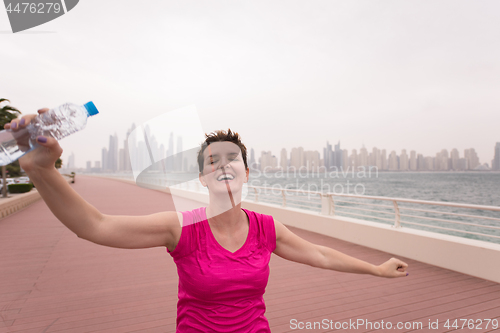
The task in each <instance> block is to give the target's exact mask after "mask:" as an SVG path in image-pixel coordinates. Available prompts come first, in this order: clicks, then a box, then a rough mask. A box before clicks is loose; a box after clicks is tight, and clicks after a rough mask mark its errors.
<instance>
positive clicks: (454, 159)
mask: <svg viewBox="0 0 500 333" xmlns="http://www.w3.org/2000/svg"><path fill="white" fill-rule="evenodd" d="M450 160H451V169H452V170H453V171H459V170H460V166H459V161H460V154H459V153H458V150H457V149H456V148H453V149H452V150H451V152H450Z"/></svg>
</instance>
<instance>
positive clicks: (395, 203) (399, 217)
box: [392, 200, 401, 228]
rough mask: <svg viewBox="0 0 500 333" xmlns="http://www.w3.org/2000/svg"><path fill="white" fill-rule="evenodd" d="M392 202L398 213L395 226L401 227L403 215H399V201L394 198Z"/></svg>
mask: <svg viewBox="0 0 500 333" xmlns="http://www.w3.org/2000/svg"><path fill="white" fill-rule="evenodd" d="M392 203H393V204H394V212H395V213H396V214H395V219H394V228H401V216H400V215H399V207H398V202H397V201H396V200H393V201H392Z"/></svg>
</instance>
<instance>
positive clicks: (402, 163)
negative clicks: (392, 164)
mask: <svg viewBox="0 0 500 333" xmlns="http://www.w3.org/2000/svg"><path fill="white" fill-rule="evenodd" d="M408 164H409V163H408V155H407V154H406V149H403V150H401V155H400V156H399V170H401V171H408V169H409V165H408Z"/></svg>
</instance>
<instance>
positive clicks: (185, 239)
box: [167, 211, 196, 259]
mask: <svg viewBox="0 0 500 333" xmlns="http://www.w3.org/2000/svg"><path fill="white" fill-rule="evenodd" d="M181 214H182V229H181V237H180V238H179V242H178V243H177V246H176V247H175V249H174V250H173V251H169V250H168V249H167V252H168V253H169V254H170V255H171V256H172V258H174V259H179V258H182V257H184V256H186V255H188V254H190V253H192V252H193V251H194V247H195V246H196V242H195V240H196V228H195V225H196V224H195V223H193V220H194V219H195V218H194V216H195V214H194V213H193V212H192V211H185V212H181Z"/></svg>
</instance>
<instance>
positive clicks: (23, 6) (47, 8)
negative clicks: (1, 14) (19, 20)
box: [6, 2, 61, 14]
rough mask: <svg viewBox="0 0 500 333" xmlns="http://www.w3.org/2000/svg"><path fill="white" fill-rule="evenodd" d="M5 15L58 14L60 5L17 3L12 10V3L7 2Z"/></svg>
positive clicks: (50, 3)
mask: <svg viewBox="0 0 500 333" xmlns="http://www.w3.org/2000/svg"><path fill="white" fill-rule="evenodd" d="M6 9H7V13H9V14H10V13H12V12H16V13H31V14H35V13H38V14H44V13H50V12H52V13H56V14H57V13H59V12H60V11H61V5H60V4H59V3H57V2H56V3H53V2H46V3H43V2H40V3H34V2H31V3H30V2H22V3H19V2H18V3H17V4H16V5H15V6H14V8H12V3H10V2H9V4H8V5H7V8H6Z"/></svg>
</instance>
